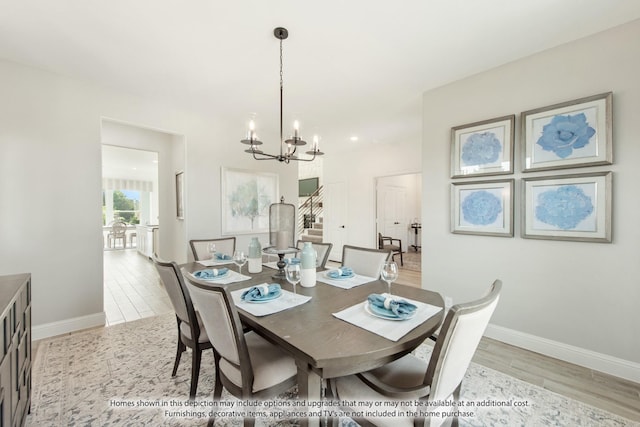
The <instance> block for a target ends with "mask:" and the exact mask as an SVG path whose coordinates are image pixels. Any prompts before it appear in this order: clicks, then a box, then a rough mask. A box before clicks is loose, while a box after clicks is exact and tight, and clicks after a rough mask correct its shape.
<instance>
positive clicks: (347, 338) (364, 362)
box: [181, 262, 444, 426]
mask: <svg viewBox="0 0 640 427" xmlns="http://www.w3.org/2000/svg"><path fill="white" fill-rule="evenodd" d="M181 267H182V268H183V269H184V270H185V271H186V272H189V273H193V272H195V271H197V270H202V269H203V268H205V267H203V265H201V264H198V263H197V262H191V263H186V264H182V265H181ZM230 268H233V267H230ZM318 271H321V269H319V270H318ZM273 272H274V270H272V269H270V268H266V267H265V268H263V269H262V272H260V273H253V274H250V279H245V280H242V281H238V282H235V283H229V284H227V285H225V286H228V288H229V290H230V291H231V292H233V291H234V290H235V291H237V290H239V289H245V288H249V287H251V286H253V285H257V284H263V283H267V284H271V283H279V284H280V286H281V287H282V289H283V290H288V291H293V287H292V285H291V284H290V283H288V282H287V281H286V280H277V279H274V278H273V277H272V275H273ZM321 274H322V273H320V272H319V273H318V277H319V278H322V277H323V276H321ZM327 282H330V281H327ZM387 291H388V288H387V284H386V283H385V282H383V281H381V280H378V279H373V278H371V280H370V281H367V282H366V283H364V284H360V285H358V286H354V287H352V288H350V289H343V288H340V287H336V286H332V285H330V284H328V283H324V282H322V281H320V280H318V281H317V282H316V285H315V286H313V287H302V286H300V285H297V286H296V287H295V293H296V294H298V295H304V296H307V297H311V299H310V300H309V301H307V302H305V303H303V304H300V305H297V306H295V307H292V308H289V309H286V310H282V311H279V312H277V313H273V314H269V315H265V316H255V315H252V314H251V313H249V312H247V311H245V310H243V309H241V308H239V309H238V314H239V316H240V319H241V321H242V322H243V323H244V324H245V325H246V326H248V327H250V328H251V329H252V330H254V331H255V332H256V333H258V334H260V335H261V336H263V337H264V338H265V339H267V340H269V341H271V342H272V343H274V344H276V345H278V346H279V347H281V348H282V349H284V350H286V351H287V352H289V353H290V354H291V356H292V357H293V358H294V359H295V361H296V366H297V381H298V396H299V398H300V399H305V402H313V401H320V400H321V399H322V392H323V380H326V379H330V378H335V377H340V376H345V375H351V374H355V373H360V372H365V371H368V370H370V369H374V368H376V367H379V366H382V365H384V364H387V363H389V362H391V361H393V360H396V359H398V358H400V357H402V356H404V355H406V354H407V353H410V352H411V351H413V350H414V349H415V348H416V347H418V346H419V345H420V344H421V343H422V342H424V340H425V339H427V338H428V337H429V336H430V335H432V334H433V333H434V332H435V331H436V330H437V328H438V327H439V326H440V324H441V323H442V319H443V317H444V301H443V298H442V296H441V295H440V294H439V293H437V292H433V291H429V290H427V289H422V288H417V287H411V286H405V285H401V284H393V285H392V288H391V291H392V294H393V295H394V296H398V297H402V298H406V299H408V300H410V301H414V302H420V303H424V305H425V306H429V307H430V308H431V309H432V312H433V313H434V314H431V315H430V317H428V318H427V319H426V320H424V321H422V322H421V323H419V324H417V325H416V326H415V327H414V328H413V329H411V330H409V331H408V332H407V333H406V334H404V335H402V336H401V337H399V338H397V339H389V338H386V337H383V336H381V335H379V334H376V333H373V332H371V331H369V330H366V329H364V328H362V327H360V326H356V325H355V324H352V323H350V322H348V321H345V320H342V319H341V318H338V317H336V313H341V312H343V311H346V310H348V309H352V310H356V311H357V310H360V309H362V310H364V304H366V301H367V297H368V296H369V295H370V294H374V293H376V294H382V293H385V292H387ZM236 306H237V304H236ZM434 308H435V310H433V309H434ZM373 320H374V319H373V318H372V321H373ZM387 322H392V323H394V324H393V325H392V326H393V327H394V328H395V326H396V324H399V323H401V322H393V321H392V320H388V321H387ZM319 423H320V420H319V418H313V417H311V418H308V419H301V420H300V424H301V425H303V426H306V425H309V426H317V425H319Z"/></svg>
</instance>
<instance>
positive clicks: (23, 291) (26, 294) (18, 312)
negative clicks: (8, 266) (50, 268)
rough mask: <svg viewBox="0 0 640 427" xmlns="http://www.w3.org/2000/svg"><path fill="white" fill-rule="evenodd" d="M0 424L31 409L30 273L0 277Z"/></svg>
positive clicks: (15, 424) (21, 419)
mask: <svg viewBox="0 0 640 427" xmlns="http://www.w3.org/2000/svg"><path fill="white" fill-rule="evenodd" d="M0 313H2V315H1V316H0V327H2V330H1V331H0V427H20V426H23V425H24V424H25V421H26V418H27V413H28V412H29V411H30V409H31V275H30V274H16V275H11V276H0Z"/></svg>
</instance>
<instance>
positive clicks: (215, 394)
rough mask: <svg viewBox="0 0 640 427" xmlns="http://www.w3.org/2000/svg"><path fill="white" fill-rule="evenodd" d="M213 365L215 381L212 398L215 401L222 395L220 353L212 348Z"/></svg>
mask: <svg viewBox="0 0 640 427" xmlns="http://www.w3.org/2000/svg"><path fill="white" fill-rule="evenodd" d="M213 360H214V366H215V368H216V381H215V385H214V387H213V400H215V401H216V402H217V401H218V400H220V398H221V397H222V379H220V355H219V354H218V353H216V351H215V350H213Z"/></svg>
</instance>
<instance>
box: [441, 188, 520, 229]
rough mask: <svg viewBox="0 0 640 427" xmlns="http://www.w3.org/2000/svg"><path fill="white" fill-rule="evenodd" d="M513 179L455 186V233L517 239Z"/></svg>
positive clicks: (453, 199)
mask: <svg viewBox="0 0 640 427" xmlns="http://www.w3.org/2000/svg"><path fill="white" fill-rule="evenodd" d="M513 182H514V180H513V179H506V180H500V181H498V180H496V181H474V182H454V183H452V184H451V232H452V233H458V234H477V235H486V236H501V237H513Z"/></svg>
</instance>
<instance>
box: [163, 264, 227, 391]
mask: <svg viewBox="0 0 640 427" xmlns="http://www.w3.org/2000/svg"><path fill="white" fill-rule="evenodd" d="M153 261H154V264H155V266H156V270H158V274H159V275H160V280H162V283H163V284H164V288H165V289H166V291H167V294H168V295H169V300H170V301H171V305H172V306H173V310H174V311H175V313H176V322H177V323H178V348H177V350H176V359H175V362H174V364H173V372H171V376H172V377H175V376H176V373H177V371H178V365H179V364H180V357H181V356H182V353H184V351H185V350H186V347H189V348H190V349H191V387H190V389H189V398H190V399H193V398H194V397H195V396H196V391H197V388H198V377H199V376H200V361H201V359H202V351H203V350H207V349H209V348H211V349H213V346H212V345H211V342H210V341H209V337H208V335H207V331H206V330H205V329H204V327H203V326H202V320H201V319H200V315H199V313H198V312H197V311H196V310H195V309H194V307H193V303H192V301H191V296H190V295H189V290H188V289H187V286H186V284H185V283H184V278H183V276H182V273H181V272H180V269H179V267H178V265H177V264H176V263H175V262H164V261H161V260H159V259H157V258H155V259H154V260H153ZM194 337H196V338H195V339H194ZM214 357H215V350H214Z"/></svg>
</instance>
